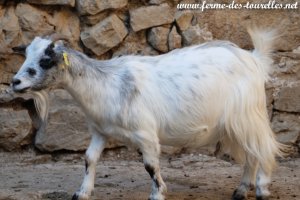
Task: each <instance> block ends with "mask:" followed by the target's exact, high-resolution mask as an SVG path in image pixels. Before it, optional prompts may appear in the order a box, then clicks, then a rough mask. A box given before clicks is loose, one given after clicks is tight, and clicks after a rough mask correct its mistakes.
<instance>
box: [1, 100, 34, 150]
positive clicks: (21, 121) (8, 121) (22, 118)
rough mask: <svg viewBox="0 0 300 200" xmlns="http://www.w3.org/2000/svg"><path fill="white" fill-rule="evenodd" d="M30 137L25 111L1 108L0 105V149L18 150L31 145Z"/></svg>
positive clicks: (28, 122)
mask: <svg viewBox="0 0 300 200" xmlns="http://www.w3.org/2000/svg"><path fill="white" fill-rule="evenodd" d="M31 136H32V132H31V120H30V117H29V116H28V113H27V111H26V110H19V111H14V110H13V109H12V108H1V104H0V148H1V149H5V150H7V151H13V150H16V149H20V148H21V147H22V146H23V145H26V144H29V143H31V141H30V138H31ZM28 138H29V140H28Z"/></svg>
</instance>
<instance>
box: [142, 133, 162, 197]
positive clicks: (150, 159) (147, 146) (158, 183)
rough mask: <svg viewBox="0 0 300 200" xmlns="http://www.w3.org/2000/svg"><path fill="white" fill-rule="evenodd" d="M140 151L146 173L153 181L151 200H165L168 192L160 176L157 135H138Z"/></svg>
mask: <svg viewBox="0 0 300 200" xmlns="http://www.w3.org/2000/svg"><path fill="white" fill-rule="evenodd" d="M137 138H138V140H139V141H138V143H139V147H140V150H141V152H142V154H143V161H144V165H145V169H146V171H147V172H148V173H149V175H150V177H151V179H152V190H151V194H150V197H149V200H164V195H163V193H164V192H165V191H166V190H167V188H166V185H165V183H164V181H163V179H162V177H161V175H160V167H159V155H160V144H159V142H158V138H157V136H156V135H154V134H153V135H150V134H149V133H147V132H140V133H138V134H137Z"/></svg>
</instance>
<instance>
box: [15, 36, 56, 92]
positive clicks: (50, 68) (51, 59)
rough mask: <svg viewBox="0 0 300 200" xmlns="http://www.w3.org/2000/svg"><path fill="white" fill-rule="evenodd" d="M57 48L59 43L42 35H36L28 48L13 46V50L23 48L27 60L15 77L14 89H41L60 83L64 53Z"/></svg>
mask: <svg viewBox="0 0 300 200" xmlns="http://www.w3.org/2000/svg"><path fill="white" fill-rule="evenodd" d="M57 49H58V45H57V44H54V43H53V42H52V41H51V40H49V39H44V38H40V37H36V38H35V39H34V40H33V41H32V42H31V44H30V45H29V46H28V47H27V48H23V49H22V48H18V47H17V48H13V50H18V51H20V50H23V51H24V52H23V53H24V54H25V56H26V60H25V62H24V63H23V65H22V66H21V68H20V69H19V71H18V72H17V74H16V75H15V76H14V77H13V80H12V88H13V90H14V91H15V92H25V91H27V90H34V91H39V90H42V89H46V88H50V87H55V86H56V85H57V84H59V79H60V77H59V76H61V75H60V73H59V70H60V69H59V67H58V66H59V62H61V60H62V54H61V53H59V52H58V51H57Z"/></svg>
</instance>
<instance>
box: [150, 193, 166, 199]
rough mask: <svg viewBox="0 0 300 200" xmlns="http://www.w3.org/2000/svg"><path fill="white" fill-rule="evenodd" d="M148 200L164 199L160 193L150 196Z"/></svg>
mask: <svg viewBox="0 0 300 200" xmlns="http://www.w3.org/2000/svg"><path fill="white" fill-rule="evenodd" d="M148 200H165V197H164V195H162V194H161V193H156V194H151V195H150V197H149V198H148Z"/></svg>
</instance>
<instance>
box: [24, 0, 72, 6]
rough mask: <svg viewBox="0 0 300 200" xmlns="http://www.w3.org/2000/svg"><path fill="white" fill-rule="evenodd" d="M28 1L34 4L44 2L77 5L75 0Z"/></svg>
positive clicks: (45, 3) (47, 3)
mask: <svg viewBox="0 0 300 200" xmlns="http://www.w3.org/2000/svg"><path fill="white" fill-rule="evenodd" d="M27 2H28V3H32V4H43V5H68V6H72V7H74V6H75V0H27Z"/></svg>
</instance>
